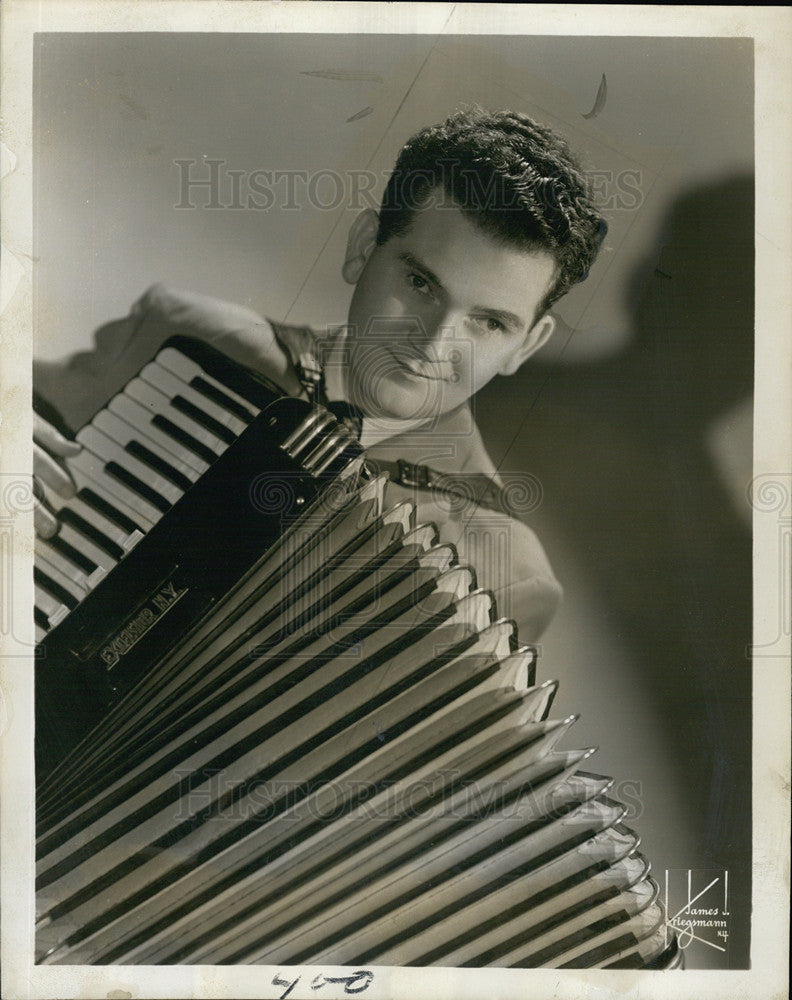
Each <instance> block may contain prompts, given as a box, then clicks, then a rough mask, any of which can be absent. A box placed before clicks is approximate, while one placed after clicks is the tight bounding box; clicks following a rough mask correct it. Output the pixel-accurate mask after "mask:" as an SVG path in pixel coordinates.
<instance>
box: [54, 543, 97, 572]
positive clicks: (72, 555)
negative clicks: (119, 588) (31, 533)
mask: <svg viewBox="0 0 792 1000" xmlns="http://www.w3.org/2000/svg"><path fill="white" fill-rule="evenodd" d="M47 541H48V542H49V544H50V545H51V546H52V547H53V548H54V549H57V550H58V552H60V554H61V555H62V556H65V557H66V559H69V560H71V562H73V563H74V565H75V566H77V567H79V569H81V570H82V571H83V572H84V573H85V574H86V576H90V575H91V573H93V572H94V570H95V569H97V568H98V567H97V565H96V563H95V562H92V561H91V560H90V559H89V558H88V556H86V555H85V554H84V553H82V552H79V551H78V550H77V549H75V547H74V546H73V545H69V543H68V542H65V541H64V540H63V539H62V538H61V537H60V536H59V535H55V536H53V537H52V538H48V539H47Z"/></svg>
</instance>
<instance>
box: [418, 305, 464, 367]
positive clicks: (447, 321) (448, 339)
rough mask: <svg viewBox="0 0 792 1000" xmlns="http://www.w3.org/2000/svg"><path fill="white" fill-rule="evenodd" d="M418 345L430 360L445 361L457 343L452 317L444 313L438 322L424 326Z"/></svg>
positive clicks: (455, 327) (455, 328)
mask: <svg viewBox="0 0 792 1000" xmlns="http://www.w3.org/2000/svg"><path fill="white" fill-rule="evenodd" d="M422 334H423V335H422V337H421V341H420V342H418V343H416V347H418V348H419V349H420V350H421V351H423V353H424V354H426V356H427V357H428V358H429V360H431V361H447V360H448V359H449V356H450V355H451V354H452V352H453V350H454V348H455V345H456V344H457V340H458V335H457V326H456V323H455V322H454V317H453V316H451V315H449V314H445V315H443V316H442V317H440V319H439V322H437V323H435V324H433V325H432V326H431V327H428V328H424V330H423V331H422Z"/></svg>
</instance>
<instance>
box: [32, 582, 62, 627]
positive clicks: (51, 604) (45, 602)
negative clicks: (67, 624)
mask: <svg viewBox="0 0 792 1000" xmlns="http://www.w3.org/2000/svg"><path fill="white" fill-rule="evenodd" d="M34 586H35V591H36V597H35V601H36V607H37V608H38V609H39V611H41V612H42V614H44V615H45V616H46V618H47V621H48V622H49V626H50V628H55V626H56V625H58V624H59V623H60V622H62V621H63V619H64V618H65V617H66V616H67V615H68V613H69V609H68V608H67V607H66V605H65V604H62V603H61V602H60V601H59V600H58V599H57V598H56V597H52V596H51V595H50V594H48V593H47V592H46V590H44V589H43V588H42V587H40V586H39V585H38V584H37V583H36V584H35V585H34Z"/></svg>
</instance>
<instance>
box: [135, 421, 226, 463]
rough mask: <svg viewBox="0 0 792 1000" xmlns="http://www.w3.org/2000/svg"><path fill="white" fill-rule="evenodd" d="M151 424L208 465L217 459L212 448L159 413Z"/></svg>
mask: <svg viewBox="0 0 792 1000" xmlns="http://www.w3.org/2000/svg"><path fill="white" fill-rule="evenodd" d="M151 422H152V424H153V425H154V426H155V427H157V428H159V430H161V431H162V432H163V433H165V434H167V435H168V436H169V437H172V438H173V440H174V441H176V442H177V443H178V444H180V445H182V447H184V448H187V449H188V450H189V451H191V452H192V453H193V454H194V455H197V456H198V457H199V458H200V459H202V460H203V461H204V462H206V463H207V465H211V464H212V462H214V461H215V460H216V459H217V454H216V453H215V452H213V451H212V449H211V448H207V447H206V445H205V444H202V443H201V442H200V441H198V440H197V439H196V438H194V437H193V436H192V434H189V433H188V432H187V431H185V430H183V429H182V428H181V427H178V426H177V425H176V424H174V423H173V421H171V420H168V418H167V417H163V416H162V414H160V413H158V414H157V415H156V416H155V417H152V419H151Z"/></svg>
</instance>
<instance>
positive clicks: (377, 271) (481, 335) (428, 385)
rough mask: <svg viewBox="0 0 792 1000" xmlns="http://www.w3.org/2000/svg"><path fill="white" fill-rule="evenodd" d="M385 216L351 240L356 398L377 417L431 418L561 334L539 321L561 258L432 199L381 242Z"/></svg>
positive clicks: (351, 373)
mask: <svg viewBox="0 0 792 1000" xmlns="http://www.w3.org/2000/svg"><path fill="white" fill-rule="evenodd" d="M376 229H377V216H376V214H375V213H374V212H370V213H365V214H364V215H363V216H360V217H359V218H358V220H357V222H356V223H355V226H353V229H352V232H351V233H350V240H349V247H348V252H347V260H346V263H345V265H344V276H345V278H346V279H347V281H350V282H354V283H355V291H354V294H353V297H352V302H351V304H350V308H349V320H348V322H349V339H348V347H349V353H348V355H347V360H348V367H347V380H348V381H347V393H348V396H349V398H350V400H351V401H352V402H354V403H356V404H357V405H358V406H359V407H360V408H361V410H363V412H364V413H365V414H367V415H370V416H387V417H399V418H403V419H411V418H421V419H429V418H431V417H432V416H437V415H439V414H441V413H446V412H448V411H449V410H452V409H454V408H456V407H457V406H459V405H460V404H461V403H463V402H464V401H465V400H466V399H467V398H469V397H470V396H471V395H473V394H474V393H475V392H477V391H478V390H479V389H480V388H481V387H482V386H484V385H486V383H487V382H489V381H490V379H491V378H493V377H494V376H495V375H498V374H503V375H509V374H511V373H512V372H514V371H516V370H517V368H519V366H520V365H521V364H522V362H523V361H524V360H525V359H526V358H527V357H528V356H529V355H530V354H532V353H533V351H535V350H536V349H537V348H538V347H540V346H541V345H542V343H544V342H545V341H546V340H547V338H548V337H549V335H550V333H551V332H552V328H553V320H552V318H551V317H549V316H544V317H542V318H540V319H539V320H538V321H537V322H536V323H534V318H535V316H536V313H537V311H538V309H539V305H540V303H541V302H542V300H543V299H544V297H545V295H546V294H547V292H548V291H549V289H550V287H551V285H552V283H553V280H554V277H555V269H556V265H555V261H554V260H553V258H552V257H551V256H550V255H549V254H547V253H544V252H537V253H530V252H526V251H523V250H519V249H516V248H514V247H511V246H508V245H506V244H501V243H498V242H496V241H495V240H493V239H492V238H491V237H490V236H489V235H487V234H486V233H484V232H482V231H481V230H480V229H478V228H477V227H476V226H475V225H474V223H473V222H471V221H470V220H469V219H468V218H467V217H466V216H465V215H464V214H463V212H462V211H461V210H460V209H459V208H457V207H456V206H451V205H449V203H448V201H447V200H446V202H445V204H443V205H441V204H440V203H439V201H438V200H436V199H433V200H432V201H430V202H429V203H428V204H427V205H426V206H425V207H423V208H421V209H420V210H418V211H417V212H416V213H415V214H414V215H413V219H412V224H411V226H410V228H409V230H408V232H406V233H405V234H404V235H402V236H394V237H392V238H391V239H390V240H388V241H387V243H385V244H384V245H383V246H376V245H375V242H374V241H375V236H376Z"/></svg>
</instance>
